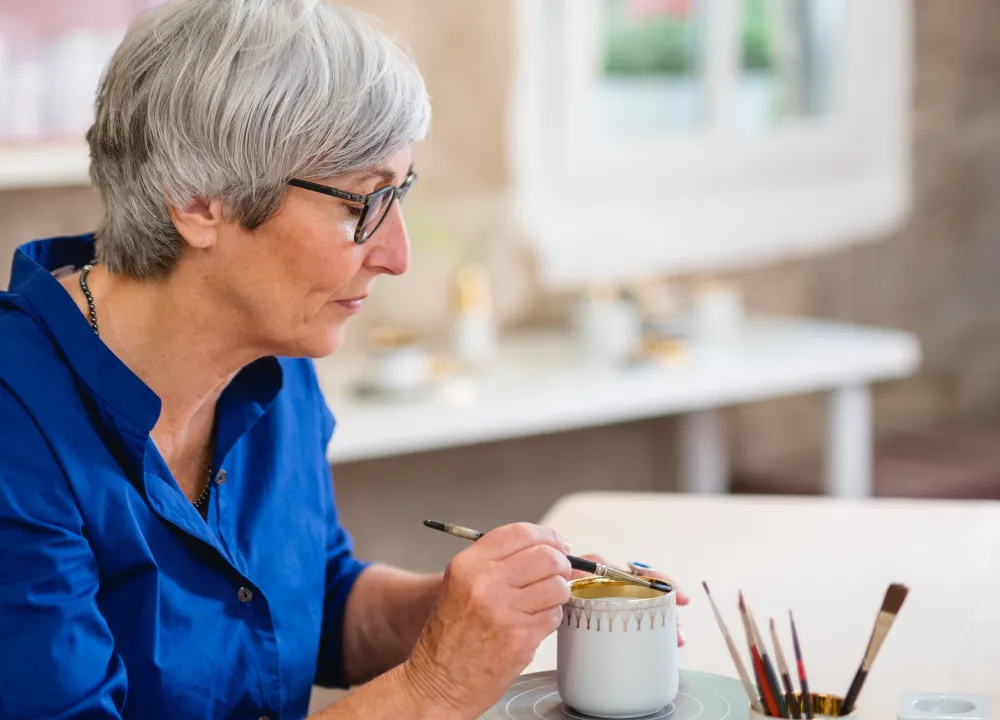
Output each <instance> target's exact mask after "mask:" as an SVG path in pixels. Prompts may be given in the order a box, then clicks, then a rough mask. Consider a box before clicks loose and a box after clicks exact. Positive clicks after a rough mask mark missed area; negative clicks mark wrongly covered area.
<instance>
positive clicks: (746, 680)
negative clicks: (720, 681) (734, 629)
mask: <svg viewBox="0 0 1000 720" xmlns="http://www.w3.org/2000/svg"><path fill="white" fill-rule="evenodd" d="M701 586H702V587H703V588H705V594H706V595H708V602H709V603H710V604H711V605H712V612H713V613H715V619H716V620H717V621H718V623H719V629H720V630H721V631H722V637H723V638H725V640H726V647H728V648H729V654H730V655H732V657H733V664H734V665H736V672H737V673H739V676H740V681H741V682H742V683H743V689H744V690H745V691H746V694H747V698H749V699H750V707H752V708H753V709H754V710H756V711H757V712H759V713H763V712H764V710H763V709H762V708H761V706H760V700H759V699H758V695H757V693H756V692H755V691H754V686H753V683H751V682H750V676H749V675H748V674H747V669H746V667H745V666H744V665H743V659H742V658H741V657H740V653H739V650H737V649H736V643H734V642H733V638H732V636H731V635H730V634H729V630H728V628H726V623H725V622H724V621H723V619H722V614H721V613H720V612H719V608H718V607H716V605H715V599H714V598H713V597H712V593H710V592H709V591H708V583H706V582H705V581H702V583H701Z"/></svg>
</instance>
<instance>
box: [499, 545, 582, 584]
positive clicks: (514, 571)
mask: <svg viewBox="0 0 1000 720" xmlns="http://www.w3.org/2000/svg"><path fill="white" fill-rule="evenodd" d="M503 568H504V572H505V573H507V576H508V577H507V579H508V582H510V584H511V585H512V586H513V587H516V588H524V587H527V586H529V585H531V584H532V583H535V582H538V581H539V580H544V579H546V578H549V577H553V576H559V577H561V578H563V579H564V580H569V579H570V577H571V576H572V572H573V568H572V566H571V565H570V564H569V558H567V557H566V556H565V555H564V554H563V553H562V551H560V550H556V549H555V548H553V547H552V546H550V545H534V546H532V547H529V548H527V549H526V550H522V551H520V552H519V553H516V554H514V555H511V556H510V557H509V558H507V559H506V560H504V561H503Z"/></svg>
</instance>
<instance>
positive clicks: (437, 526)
mask: <svg viewBox="0 0 1000 720" xmlns="http://www.w3.org/2000/svg"><path fill="white" fill-rule="evenodd" d="M424 525H426V526H427V527H429V528H431V529H432V530H440V531H441V532H443V533H448V534H449V535H454V536H455V537H459V538H463V539H465V540H472V541H473V542H475V541H477V540H479V538H481V537H482V536H483V535H485V534H486V533H484V532H480V531H479V530H473V529H471V528H467V527H462V526H461V525H452V524H450V523H441V522H437V521H436V520H424ZM566 557H567V558H569V564H570V565H571V566H572V567H573V569H574V570H581V571H583V572H588V573H590V574H591V575H597V576H599V577H605V578H609V579H611V580H620V581H621V582H625V583H629V584H631V585H639V586H641V587H647V588H651V589H653V590H659V591H660V592H665V593H669V592H673V591H674V588H673V586H672V585H671V584H670V583H668V582H665V581H663V580H660V579H659V578H649V577H639V576H638V575H633V574H631V573H628V572H625V571H624V570H619V569H618V568H614V567H611V566H610V565H604V564H602V563H599V562H594V561H593V560H585V559H584V558H581V557H576V556H575V555H567V556H566Z"/></svg>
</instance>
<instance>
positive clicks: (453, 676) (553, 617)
mask: <svg viewBox="0 0 1000 720" xmlns="http://www.w3.org/2000/svg"><path fill="white" fill-rule="evenodd" d="M568 551H569V548H568V546H567V545H566V543H565V541H564V540H563V539H562V538H560V537H559V536H558V535H557V534H556V533H555V532H554V531H553V530H550V529H548V528H544V527H539V526H537V525H530V524H528V523H517V524H514V525H505V526H503V527H500V528H497V529H496V530H491V531H490V532H488V533H487V534H486V535H484V536H483V537H482V538H480V540H479V541H478V542H476V543H475V544H474V545H472V546H470V547H469V548H468V549H466V550H463V551H462V552H460V553H459V554H458V555H456V556H455V557H454V558H453V559H452V561H451V563H450V564H449V565H448V568H447V570H446V571H445V575H444V583H443V586H442V591H441V597H440V599H439V600H438V603H437V606H436V607H435V610H434V612H433V614H432V615H431V618H430V620H429V621H428V622H427V625H426V626H425V628H424V631H423V633H422V635H421V636H420V639H419V640H418V642H417V645H416V647H415V648H414V650H413V654H412V655H411V657H410V659H409V660H408V661H407V663H406V666H405V670H406V674H407V676H408V677H409V679H410V681H411V682H412V684H413V686H414V690H415V692H416V693H418V694H419V695H420V699H421V700H422V701H423V702H424V703H426V702H428V701H429V702H430V703H431V704H432V706H433V707H435V708H439V709H440V711H442V712H443V713H445V714H446V715H447V716H452V715H453V716H455V717H470V718H475V717H478V716H479V715H480V714H481V713H483V712H485V711H486V710H488V709H489V708H490V707H492V706H493V705H494V704H495V703H496V702H497V701H498V700H499V699H500V698H501V697H502V696H503V694H504V692H506V690H507V688H508V687H510V685H511V683H513V681H514V679H515V678H517V676H518V675H519V674H520V673H521V671H522V670H524V668H525V667H526V666H527V665H528V663H530V662H531V660H532V658H533V657H534V654H535V650H536V649H537V648H538V646H539V645H540V644H541V642H542V640H544V639H545V638H546V637H547V636H548V635H549V634H551V633H552V632H553V631H554V630H555V629H556V628H558V627H559V624H560V623H561V622H562V606H563V605H564V604H565V603H566V601H567V600H568V599H569V579H570V575H571V573H572V568H571V567H570V564H569V560H568V559H567V558H566V554H567V552H568Z"/></svg>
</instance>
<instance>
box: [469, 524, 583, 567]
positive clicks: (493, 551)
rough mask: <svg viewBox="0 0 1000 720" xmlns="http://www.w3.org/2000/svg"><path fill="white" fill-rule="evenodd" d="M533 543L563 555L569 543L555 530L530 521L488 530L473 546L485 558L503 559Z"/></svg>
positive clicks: (567, 550)
mask: <svg viewBox="0 0 1000 720" xmlns="http://www.w3.org/2000/svg"><path fill="white" fill-rule="evenodd" d="M535 545H548V546H549V547H552V548H555V549H556V550H559V551H560V552H561V553H563V554H564V555H565V554H566V553H568V552H569V543H567V542H566V541H565V539H563V538H562V537H561V536H560V535H559V534H558V533H557V532H556V531H555V530H553V529H552V528H548V527H542V526H540V525H533V524H531V523H513V524H511V525H504V526H503V527H498V528H496V529H495V530H490V531H489V532H488V533H486V534H485V535H483V537H482V538H481V539H480V540H479V542H477V543H476V544H475V546H474V547H475V548H476V549H477V550H478V551H480V552H482V553H484V554H485V559H487V560H505V559H506V558H509V557H510V556H511V555H515V554H516V553H519V552H521V551H522V550H526V549H528V548H530V547H533V546H535Z"/></svg>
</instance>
